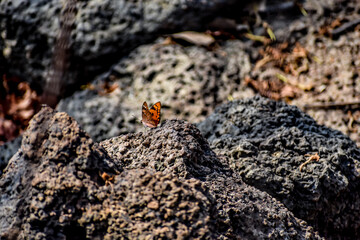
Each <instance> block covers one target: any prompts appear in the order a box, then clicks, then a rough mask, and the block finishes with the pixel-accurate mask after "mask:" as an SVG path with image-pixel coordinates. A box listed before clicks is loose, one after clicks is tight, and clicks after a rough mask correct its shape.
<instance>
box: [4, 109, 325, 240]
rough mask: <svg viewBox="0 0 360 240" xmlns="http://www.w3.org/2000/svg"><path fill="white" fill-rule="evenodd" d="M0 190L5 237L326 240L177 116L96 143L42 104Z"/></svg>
mask: <svg viewBox="0 0 360 240" xmlns="http://www.w3.org/2000/svg"><path fill="white" fill-rule="evenodd" d="M104 173H106V174H108V177H104ZM100 176H101V177H100ZM0 193H1V194H0V198H1V201H0V210H1V211H0V214H1V217H0V227H1V229H2V231H1V238H4V239H15V238H18V239H60V238H69V239H85V238H89V239H114V238H129V239H139V238H163V239H185V238H201V239H239V238H241V239H274V238H284V239H321V237H319V235H318V234H317V233H316V232H314V230H313V229H312V227H310V226H308V225H307V224H306V222H305V221H303V220H300V219H298V218H296V217H294V215H293V214H292V213H291V212H289V211H288V210H287V209H286V208H285V207H284V206H283V205H282V204H281V203H279V202H278V201H277V200H275V199H274V198H272V197H271V196H270V195H268V194H267V193H265V192H262V191H259V190H257V189H255V188H254V187H251V186H248V185H246V184H244V183H243V182H242V181H241V179H240V178H239V177H238V175H237V174H236V173H234V172H233V171H232V170H231V169H230V168H229V167H228V166H227V161H226V160H225V159H219V158H218V157H217V156H216V155H215V154H214V152H212V150H211V149H210V147H209V145H208V143H207V141H206V140H204V138H203V137H202V136H201V134H200V131H199V130H198V129H197V128H196V127H195V126H194V125H191V124H188V123H185V122H183V121H177V120H171V121H166V122H165V123H164V124H163V125H162V126H161V127H158V128H156V129H151V130H148V131H146V132H144V133H138V134H128V135H124V136H120V137H116V138H113V139H109V140H106V141H104V142H102V143H101V144H97V143H94V142H93V141H92V140H91V138H90V137H89V136H88V135H87V134H86V133H85V132H84V131H83V130H82V129H81V128H80V127H79V125H78V124H77V123H76V122H75V121H74V119H73V118H71V117H69V116H68V115H67V114H65V113H63V112H56V111H54V110H52V109H50V108H49V107H44V108H43V109H42V110H41V111H40V112H39V113H38V114H37V115H36V116H35V117H34V118H33V119H32V120H31V121H30V125H29V128H28V129H27V131H26V132H25V133H24V136H23V140H22V145H21V148H20V150H19V151H18V152H17V153H16V154H15V155H14V156H13V157H12V159H11V160H10V162H9V164H8V166H7V167H6V169H5V172H4V174H3V175H2V176H1V178H0Z"/></svg>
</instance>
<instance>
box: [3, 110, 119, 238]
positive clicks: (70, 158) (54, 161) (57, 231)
mask: <svg viewBox="0 0 360 240" xmlns="http://www.w3.org/2000/svg"><path fill="white" fill-rule="evenodd" d="M116 168H117V167H116V166H115V165H113V164H111V159H110V158H109V157H107V155H106V152H105V151H104V149H102V148H100V147H98V146H97V145H96V144H95V143H94V142H93V141H92V140H91V139H90V138H89V136H88V135H87V134H86V133H85V132H84V131H83V130H81V129H80V128H79V126H78V124H77V123H76V122H75V121H74V120H73V119H72V118H70V117H69V116H68V115H67V114H65V113H56V112H54V111H53V110H52V109H50V108H48V107H45V108H43V109H42V110H41V111H40V112H39V113H38V114H37V115H36V116H35V117H34V118H33V119H32V120H31V122H30V125H29V128H28V129H27V131H26V132H25V133H24V136H23V140H22V144H21V148H20V150H19V151H18V152H17V153H16V154H15V155H14V156H13V157H12V158H11V160H10V162H9V164H8V166H7V167H6V168H5V170H4V173H3V175H2V176H1V179H0V189H1V190H0V192H1V195H0V198H1V206H0V209H1V211H0V226H1V227H0V228H1V234H2V235H1V238H5V239H7V238H8V239H12V238H13V237H16V236H19V238H20V239H61V238H64V237H67V238H72V239H74V238H77V237H78V238H83V236H84V232H85V231H84V229H82V228H80V227H79V224H78V223H77V220H78V219H79V218H80V217H81V214H82V210H81V209H83V208H85V207H86V205H87V203H89V202H92V201H95V202H96V198H95V197H94V196H93V192H94V191H95V190H96V189H97V188H98V186H99V185H103V184H104V182H103V180H102V179H101V178H100V176H99V171H108V172H110V173H111V172H114V169H116Z"/></svg>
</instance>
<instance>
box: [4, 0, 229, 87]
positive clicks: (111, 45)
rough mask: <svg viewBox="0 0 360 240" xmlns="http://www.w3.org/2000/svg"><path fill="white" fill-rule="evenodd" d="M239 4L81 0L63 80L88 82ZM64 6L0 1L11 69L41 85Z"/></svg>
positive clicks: (43, 0)
mask: <svg viewBox="0 0 360 240" xmlns="http://www.w3.org/2000/svg"><path fill="white" fill-rule="evenodd" d="M235 2H236V1H235V0H217V1H202V0H201V1H200V0H196V1H189V0H185V1H184V0H176V1H163V0H156V1H125V0H119V1H110V0H106V1H97V0H91V1H77V3H76V8H75V9H76V10H75V14H76V16H75V23H74V24H73V33H72V36H71V39H72V42H71V44H70V48H71V56H70V57H69V59H68V61H69V63H71V65H70V66H69V67H68V73H67V75H66V76H65V78H66V81H65V82H66V84H67V86H69V85H72V84H74V83H76V82H77V81H78V80H79V79H81V80H82V81H83V82H84V79H87V81H89V80H91V79H92V78H93V77H94V75H95V74H96V73H99V72H102V71H105V70H107V69H108V67H109V66H111V65H112V64H113V63H115V62H116V61H117V60H118V59H120V58H121V56H122V55H124V54H126V53H129V51H131V50H132V49H134V48H135V47H137V46H138V45H140V44H142V43H146V42H149V41H151V40H153V39H155V38H156V37H157V36H158V35H159V34H161V33H163V32H171V31H181V30H182V29H187V30H188V29H194V30H196V29H199V28H200V27H201V26H203V24H204V22H207V20H208V19H209V18H211V17H212V16H214V15H215V14H216V13H217V12H218V11H220V10H221V9H222V8H224V7H226V6H229V5H232V4H234V3H235ZM64 3H65V4H66V1H65V2H64ZM62 7H63V6H62V2H61V1H55V0H38V1H32V0H7V1H1V2H0V15H1V18H0V26H1V28H2V29H3V30H2V33H1V34H2V38H0V47H1V49H2V50H4V49H5V51H2V52H4V53H5V61H6V62H5V63H4V64H7V65H8V66H7V69H6V70H7V71H9V72H10V73H12V74H15V75H17V76H22V77H24V79H26V80H27V81H29V82H31V83H32V84H33V85H37V86H38V87H39V88H41V86H42V85H43V83H44V79H46V76H47V74H48V70H49V67H50V66H51V62H52V58H53V56H52V53H53V49H54V46H55V39H56V37H57V35H58V34H59V27H60V24H59V22H60V13H61V9H62ZM67 90H70V91H71V88H69V87H68V88H67Z"/></svg>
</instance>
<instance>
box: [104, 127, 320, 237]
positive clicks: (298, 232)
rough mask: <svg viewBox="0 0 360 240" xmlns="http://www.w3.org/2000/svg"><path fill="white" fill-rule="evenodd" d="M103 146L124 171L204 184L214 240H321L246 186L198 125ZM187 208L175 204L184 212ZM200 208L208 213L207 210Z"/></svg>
mask: <svg viewBox="0 0 360 240" xmlns="http://www.w3.org/2000/svg"><path fill="white" fill-rule="evenodd" d="M100 145H101V146H103V147H104V148H105V149H106V151H107V152H108V154H109V156H111V157H112V158H113V159H114V161H115V163H119V164H121V165H122V166H124V168H125V169H129V170H132V171H133V170H135V169H144V170H149V171H153V170H156V171H158V172H162V173H163V174H166V175H168V174H169V175H175V176H176V177H175V179H176V178H180V179H182V180H181V181H189V180H193V179H196V182H197V181H200V182H201V186H202V194H203V195H204V196H206V199H207V201H208V202H209V203H208V204H210V206H209V208H208V209H207V210H206V211H208V212H206V213H203V214H204V215H206V216H207V217H210V219H211V221H210V222H211V223H212V224H214V225H215V226H214V225H211V224H210V225H209V226H208V227H209V231H210V232H211V233H212V235H210V236H211V237H210V238H211V239H222V238H229V239H238V238H240V239H261V238H269V239H270V238H290V239H296V238H299V239H301V238H308V239H311V238H313V239H317V238H320V237H319V236H318V235H317V234H316V233H314V232H313V230H312V229H311V227H308V226H306V223H305V222H304V221H302V220H299V219H297V218H294V217H293V216H292V214H291V213H290V212H289V211H288V210H287V209H286V208H284V207H283V205H282V204H279V202H278V201H276V200H275V199H273V198H271V197H269V195H268V194H266V193H264V192H261V191H259V190H257V189H255V188H253V187H250V186H248V185H246V184H244V183H243V182H242V181H241V179H240V178H239V177H238V176H237V174H235V173H234V172H233V171H232V170H231V169H230V168H229V167H228V165H227V162H226V161H225V160H224V159H219V158H217V156H216V155H215V154H214V153H213V152H212V151H211V149H210V148H209V145H208V143H207V142H206V141H205V140H204V139H203V138H202V136H201V134H200V132H199V131H198V129H196V128H195V127H194V125H191V124H188V123H185V122H184V121H177V120H168V121H165V122H164V124H163V125H161V127H158V128H155V129H151V130H148V131H146V132H144V133H143V132H140V133H137V134H127V135H123V136H119V137H115V138H112V139H109V140H105V141H102V142H101V143H100ZM133 181H135V180H133ZM128 185H132V183H129V184H128ZM163 188H164V187H163ZM163 188H162V189H163ZM170 190H171V188H170ZM132 192H134V190H132ZM143 192H146V191H143ZM126 196H127V195H126ZM165 196H167V194H166V195H165ZM138 201H139V200H137V202H138ZM149 202H151V201H149ZM147 204H148V203H147ZM187 205H188V204H186V203H184V202H178V203H177V204H176V206H178V207H179V208H180V209H181V207H182V206H184V207H185V206H187ZM199 206H200V208H201V209H202V210H203V209H204V208H203V207H204V205H203V204H201V205H199ZM161 208H162V206H161V205H160V210H161ZM204 210H205V209H204ZM158 211H159V210H158ZM160 212H161V211H160ZM175 212H176V211H175ZM207 214H208V215H207ZM156 215H157V214H156ZM190 216H192V215H190ZM203 221H204V220H203ZM162 225H164V224H162ZM191 236H194V235H191ZM196 236H198V235H196ZM174 237H176V236H173V235H172V236H171V238H174Z"/></svg>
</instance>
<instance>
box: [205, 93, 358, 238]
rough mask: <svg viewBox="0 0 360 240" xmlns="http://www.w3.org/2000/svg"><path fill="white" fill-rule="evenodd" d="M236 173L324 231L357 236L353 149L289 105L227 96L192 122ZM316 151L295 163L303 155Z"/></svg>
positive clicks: (336, 235) (355, 157)
mask: <svg viewBox="0 0 360 240" xmlns="http://www.w3.org/2000/svg"><path fill="white" fill-rule="evenodd" d="M198 127H199V129H200V130H201V132H202V134H203V135H204V136H205V137H206V138H207V139H208V140H209V142H210V145H211V147H212V149H213V150H214V151H215V152H216V153H217V154H219V155H223V156H225V157H226V158H227V159H228V160H229V161H230V162H229V165H230V166H231V168H232V169H234V171H235V172H237V173H238V174H239V175H240V176H241V177H242V179H243V180H244V181H245V182H246V183H248V184H249V185H252V186H254V187H256V188H258V189H260V190H263V191H266V192H267V193H269V194H270V195H272V196H274V197H275V198H276V199H278V200H279V201H281V202H282V203H284V204H285V206H286V207H287V208H288V209H289V210H291V211H292V212H293V213H294V214H295V215H296V216H297V217H299V218H302V219H304V220H306V221H308V222H309V223H311V225H312V226H314V227H315V228H316V229H318V230H319V232H320V233H322V234H323V235H324V236H326V237H327V238H334V239H337V238H346V239H357V238H359V237H360V236H359V230H360V229H359V226H360V188H359V184H360V171H359V169H360V162H359V159H360V151H359V149H358V148H357V147H356V144H355V143H354V142H353V141H351V140H350V139H349V137H347V136H345V135H343V134H342V133H341V132H339V131H335V130H331V129H328V128H326V127H324V126H320V125H318V124H317V123H316V122H315V121H314V120H313V119H312V118H310V117H309V116H307V115H305V114H304V113H303V112H301V111H300V110H299V109H298V108H297V107H295V106H289V105H286V104H285V103H282V102H275V101H272V100H268V99H265V98H261V97H255V98H251V99H247V100H243V101H233V102H229V103H227V104H224V105H222V106H220V107H218V108H217V109H216V111H215V112H214V113H213V114H212V115H211V116H209V117H208V118H207V119H206V120H205V121H203V122H202V123H200V124H199V125H198ZM315 154H318V155H319V156H320V159H319V160H318V161H316V160H313V161H310V162H309V163H308V164H306V165H305V166H303V167H302V170H300V166H301V165H302V164H303V163H304V162H305V161H307V160H308V159H309V155H315Z"/></svg>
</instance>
